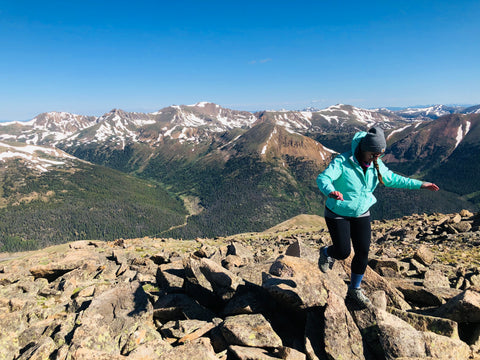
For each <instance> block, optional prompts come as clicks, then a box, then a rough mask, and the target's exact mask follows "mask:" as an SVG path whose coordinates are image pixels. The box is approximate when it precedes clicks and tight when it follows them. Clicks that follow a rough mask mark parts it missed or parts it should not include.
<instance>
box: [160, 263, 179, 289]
mask: <svg viewBox="0 0 480 360" xmlns="http://www.w3.org/2000/svg"><path fill="white" fill-rule="evenodd" d="M156 278H157V284H158V286H159V287H160V289H162V290H165V291H167V292H181V291H183V282H184V279H185V269H184V268H183V261H181V260H178V261H174V262H171V263H168V264H162V265H160V266H159V267H158V270H157V277H156Z"/></svg>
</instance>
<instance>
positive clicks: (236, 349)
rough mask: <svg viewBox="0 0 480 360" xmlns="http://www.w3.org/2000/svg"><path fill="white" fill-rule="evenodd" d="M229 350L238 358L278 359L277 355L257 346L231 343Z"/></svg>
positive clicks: (243, 359) (240, 359)
mask: <svg viewBox="0 0 480 360" xmlns="http://www.w3.org/2000/svg"><path fill="white" fill-rule="evenodd" d="M229 350H230V351H231V352H232V353H233V354H234V355H235V356H236V359H238V360H278V357H277V356H274V355H272V354H271V353H270V352H268V351H267V350H265V349H261V348H257V347H247V346H238V345H231V346H230V347H229Z"/></svg>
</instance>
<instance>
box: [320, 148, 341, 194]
mask: <svg viewBox="0 0 480 360" xmlns="http://www.w3.org/2000/svg"><path fill="white" fill-rule="evenodd" d="M342 162H343V158H342V156H341V155H339V156H337V157H336V158H335V159H333V160H332V161H331V162H330V164H329V165H328V166H327V168H326V169H325V170H324V171H323V172H322V173H321V174H320V175H318V177H317V185H318V188H319V189H320V191H321V192H322V193H323V194H324V195H325V196H328V195H329V194H330V193H331V192H332V191H335V187H334V186H333V182H334V181H335V180H337V179H338V178H339V177H340V176H341V175H342V168H343V165H342Z"/></svg>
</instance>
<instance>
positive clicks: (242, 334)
mask: <svg viewBox="0 0 480 360" xmlns="http://www.w3.org/2000/svg"><path fill="white" fill-rule="evenodd" d="M220 328H221V330H222V334H223V336H224V337H225V339H226V340H227V342H228V343H229V344H231V345H240V346H251V347H268V348H272V347H280V346H282V340H281V339H280V337H279V336H278V335H277V334H276V333H275V331H274V330H273V328H272V326H271V325H270V323H269V322H268V321H267V320H266V319H265V317H264V316H263V315H262V314H246V315H235V316H228V317H227V318H226V319H225V321H224V322H223V323H222V324H221V325H220Z"/></svg>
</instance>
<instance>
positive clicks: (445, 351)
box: [377, 311, 470, 360]
mask: <svg viewBox="0 0 480 360" xmlns="http://www.w3.org/2000/svg"><path fill="white" fill-rule="evenodd" d="M377 319H378V328H379V341H380V344H381V346H382V348H383V351H384V356H385V358H387V359H390V358H392V359H396V358H399V357H407V358H408V357H419V358H425V357H428V356H431V357H433V358H435V359H445V360H447V359H448V360H450V359H457V360H461V359H465V360H466V359H468V358H469V356H470V347H469V346H468V345H467V344H465V343H464V342H462V341H460V340H457V339H452V338H449V337H446V336H441V335H437V334H434V333H432V332H422V331H418V330H416V329H414V328H413V327H412V326H411V325H409V324H408V323H406V322H404V321H403V320H401V319H400V318H398V317H396V316H393V315H391V314H389V313H387V312H383V311H379V312H378V316H377Z"/></svg>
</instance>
